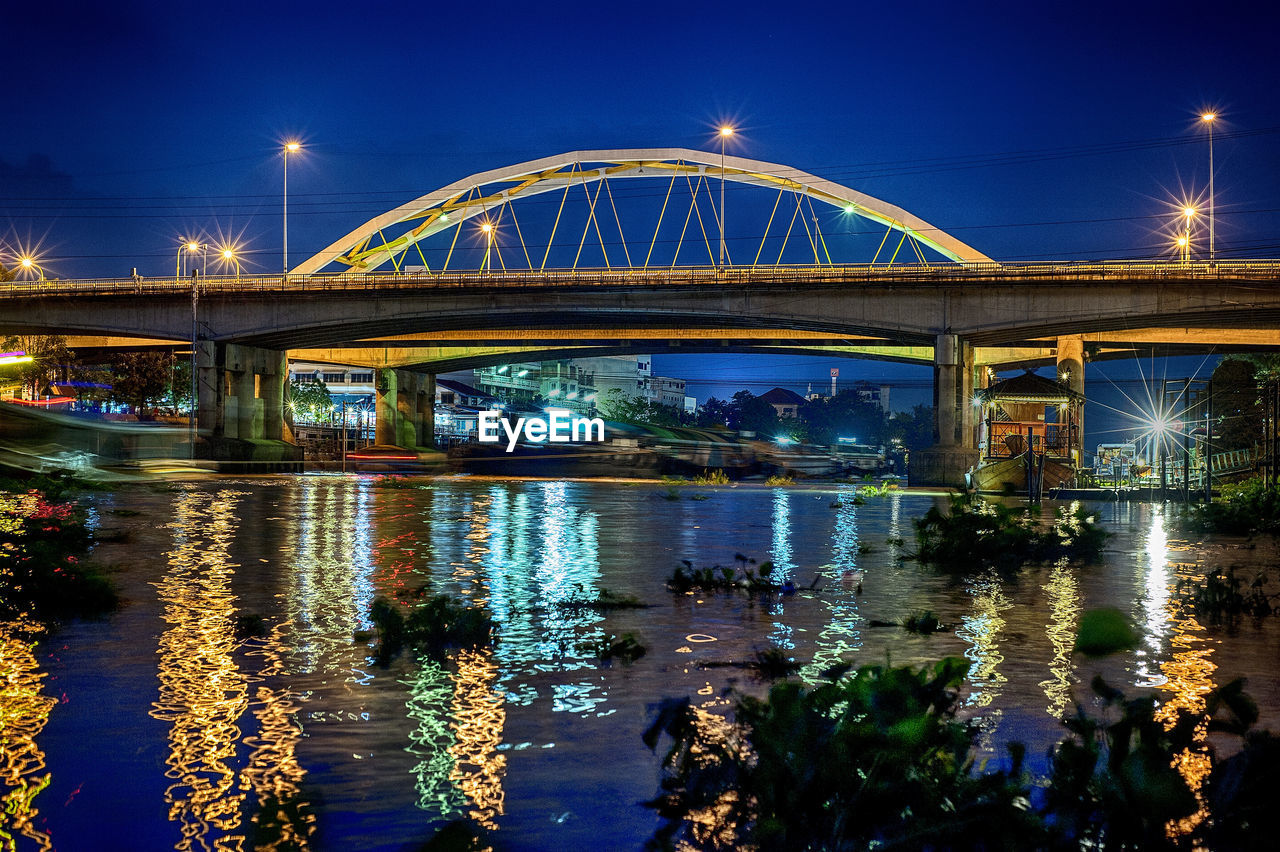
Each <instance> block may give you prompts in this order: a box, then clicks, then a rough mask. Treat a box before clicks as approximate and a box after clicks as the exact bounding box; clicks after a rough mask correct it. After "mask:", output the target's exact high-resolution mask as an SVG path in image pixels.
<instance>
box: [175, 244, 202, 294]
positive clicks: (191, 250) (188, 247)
mask: <svg viewBox="0 0 1280 852" xmlns="http://www.w3.org/2000/svg"><path fill="white" fill-rule="evenodd" d="M203 248H204V246H203V245H201V244H200V243H198V242H196V241H195V240H183V241H182V242H181V243H179V244H178V255H177V257H176V258H175V259H174V264H173V277H174V278H175V279H181V278H183V277H185V275H186V269H185V268H184V267H183V265H182V253H183V252H184V251H185V252H186V253H187V254H188V255H192V254H195V253H196V252H198V251H201V250H202V249H203ZM174 283H175V284H176V283H177V281H176V280H175V282H174Z"/></svg>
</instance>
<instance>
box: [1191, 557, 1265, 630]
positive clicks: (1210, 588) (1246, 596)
mask: <svg viewBox="0 0 1280 852" xmlns="http://www.w3.org/2000/svg"><path fill="white" fill-rule="evenodd" d="M1266 583H1267V576H1266V575H1265V574H1257V575H1255V576H1254V578H1253V580H1252V581H1250V582H1249V584H1248V586H1245V581H1244V578H1242V577H1239V576H1237V575H1236V569H1235V566H1234V565H1232V566H1229V567H1228V568H1226V570H1223V569H1222V568H1221V567H1217V568H1214V569H1213V570H1211V571H1209V572H1208V573H1207V574H1205V576H1204V582H1203V583H1202V584H1201V583H1195V584H1192V583H1190V582H1189V581H1186V580H1181V581H1179V582H1178V586H1177V591H1179V592H1181V593H1183V594H1187V595H1188V596H1189V597H1190V600H1191V605H1192V606H1193V607H1194V608H1195V610H1196V612H1197V613H1198V614H1200V615H1202V616H1204V617H1206V618H1208V619H1209V620H1210V621H1212V622H1213V623H1215V624H1219V623H1222V622H1224V621H1225V622H1228V623H1231V622H1234V621H1235V620H1236V619H1237V618H1239V617H1240V616H1242V615H1250V616H1253V617H1254V618H1262V617H1264V616H1268V615H1271V614H1272V613H1273V612H1275V606H1274V605H1273V604H1272V599H1273V598H1274V597H1275V595H1271V594H1268V593H1267V592H1266Z"/></svg>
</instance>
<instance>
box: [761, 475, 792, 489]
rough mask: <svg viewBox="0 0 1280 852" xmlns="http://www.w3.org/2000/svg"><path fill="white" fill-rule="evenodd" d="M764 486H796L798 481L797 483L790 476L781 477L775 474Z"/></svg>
mask: <svg viewBox="0 0 1280 852" xmlns="http://www.w3.org/2000/svg"><path fill="white" fill-rule="evenodd" d="M764 484H765V485H774V486H780V485H795V484H796V481H795V480H794V479H792V478H791V477H790V476H780V475H778V474H774V475H773V476H771V477H769V478H768V479H766V480H765V481H764Z"/></svg>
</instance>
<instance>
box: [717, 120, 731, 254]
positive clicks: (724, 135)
mask: <svg viewBox="0 0 1280 852" xmlns="http://www.w3.org/2000/svg"><path fill="white" fill-rule="evenodd" d="M732 135H733V128H732V127H730V126H728V125H727V124H726V125H725V126H724V127H721V128H720V265H721V266H724V143H725V140H726V139H728V138H729V137H730V136H732Z"/></svg>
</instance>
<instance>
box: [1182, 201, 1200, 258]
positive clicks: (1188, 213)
mask: <svg viewBox="0 0 1280 852" xmlns="http://www.w3.org/2000/svg"><path fill="white" fill-rule="evenodd" d="M1182 215H1183V216H1184V217H1186V220H1187V229H1186V232H1185V234H1184V236H1183V237H1182V239H1180V240H1179V241H1178V242H1179V244H1180V245H1182V246H1183V250H1182V259H1183V260H1184V261H1186V262H1187V263H1190V262H1191V219H1192V217H1193V216H1195V215H1196V208H1194V207H1184V208H1182Z"/></svg>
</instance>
